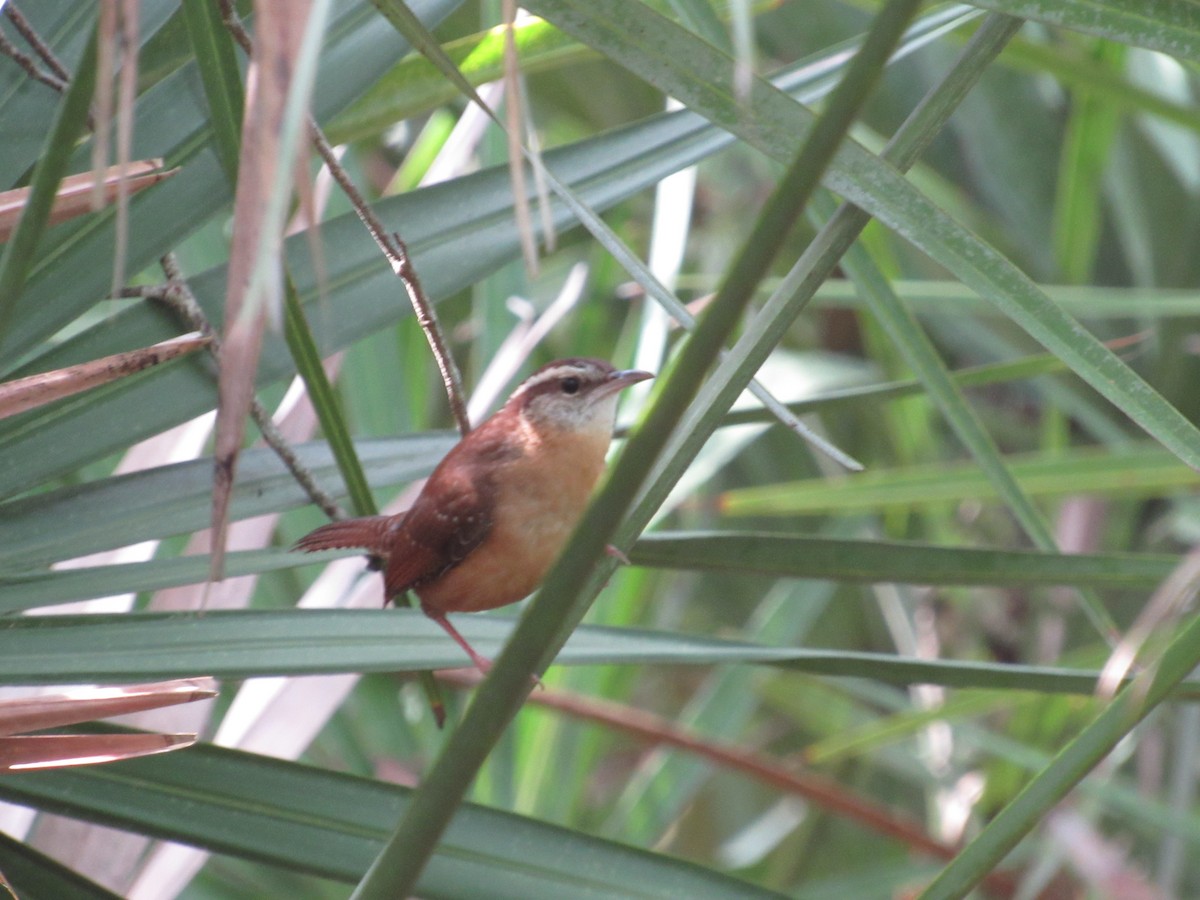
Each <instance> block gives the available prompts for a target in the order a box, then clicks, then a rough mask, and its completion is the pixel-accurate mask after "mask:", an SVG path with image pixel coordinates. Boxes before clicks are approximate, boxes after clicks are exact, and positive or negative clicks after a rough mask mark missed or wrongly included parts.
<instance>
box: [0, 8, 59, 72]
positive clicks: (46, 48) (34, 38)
mask: <svg viewBox="0 0 1200 900" xmlns="http://www.w3.org/2000/svg"><path fill="white" fill-rule="evenodd" d="M4 15H6V16H7V17H8V20H9V21H10V22H12V24H13V28H15V29H17V33H18V34H20V35H21V37H23V38H25V41H26V43H28V44H29V46H30V47H32V48H33V49H34V50H35V51H36V52H37V55H38V56H40V57H41V59H42V62H44V63H45V64H46V65H47V66H48V67H49V69H50V71H51V72H53V73H54V75H55V76H57V77H58V79H59V81H60V82H61V85H62V86H61V87H59V88H57V90H63V89H64V88H65V87H66V85H67V84H69V83H70V81H71V73H70V72H68V71H67V68H66V66H64V65H63V64H62V63H61V62H59V61H58V57H57V56H55V55H54V51H53V50H51V49H50V45H49V44H47V43H46V42H45V41H43V40H42V38H41V36H40V35H39V34H38V33H37V32H36V31H35V30H34V28H33V26H32V25H30V24H29V20H28V19H26V18H25V16H24V15H23V14H22V13H21V11H20V10H19V9H17V5H16V4H15V3H12V2H11V0H10V2H9V3H6V4H4ZM35 77H36V76H35ZM47 84H49V82H47ZM51 87H53V85H51Z"/></svg>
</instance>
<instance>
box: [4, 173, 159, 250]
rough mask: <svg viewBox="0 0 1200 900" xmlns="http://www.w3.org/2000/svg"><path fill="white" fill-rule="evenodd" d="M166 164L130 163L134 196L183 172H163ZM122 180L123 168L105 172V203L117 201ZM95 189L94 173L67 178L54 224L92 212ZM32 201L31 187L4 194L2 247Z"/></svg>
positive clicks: (102, 188)
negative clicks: (30, 199) (26, 205)
mask: <svg viewBox="0 0 1200 900" xmlns="http://www.w3.org/2000/svg"><path fill="white" fill-rule="evenodd" d="M162 165H163V161H162V160H161V159H142V160H137V161H135V162H131V163H129V165H128V166H127V167H126V169H127V171H128V176H127V178H126V180H125V186H126V188H127V189H128V191H129V193H130V195H133V194H136V193H137V192H138V191H143V190H145V189H146V188H148V187H150V186H151V185H154V184H158V183H159V182H160V181H163V180H165V179H167V178H170V177H171V176H172V175H174V174H175V173H176V172H178V171H179V169H178V168H174V169H166V170H163V168H162ZM120 177H121V173H120V166H111V167H110V168H108V169H105V170H104V172H103V173H102V175H101V181H100V185H99V190H100V191H101V195H102V197H103V199H104V203H105V204H108V203H112V202H113V201H114V200H115V199H116V197H117V193H118V191H119V182H120ZM94 186H96V179H95V176H94V173H92V172H81V173H79V174H78V175H69V176H67V177H66V178H64V179H63V180H62V184H60V185H59V187H58V193H57V194H56V195H55V198H54V206H53V208H52V209H51V212H50V224H51V225H57V224H59V223H60V222H66V221H67V220H69V219H74V218H75V217H77V216H82V215H84V214H86V213H89V212H92V209H93V207H92V189H93V187H94ZM28 201H29V188H27V187H23V188H16V189H14V190H11V191H0V244H2V243H4V242H5V241H7V240H8V239H9V238H10V237H11V236H12V232H13V229H14V228H16V227H17V222H18V221H19V220H20V218H21V213H22V212H24V210H25V204H26V203H27V202H28Z"/></svg>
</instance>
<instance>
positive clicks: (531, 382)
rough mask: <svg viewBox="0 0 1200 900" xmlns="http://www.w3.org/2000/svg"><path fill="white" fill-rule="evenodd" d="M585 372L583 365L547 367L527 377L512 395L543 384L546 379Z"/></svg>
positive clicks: (550, 379) (579, 374)
mask: <svg viewBox="0 0 1200 900" xmlns="http://www.w3.org/2000/svg"><path fill="white" fill-rule="evenodd" d="M585 374H587V369H585V368H584V367H583V366H555V367H554V368H553V369H547V370H546V371H544V372H538V373H537V374H535V375H530V376H529V378H527V379H526V380H525V381H524V382H522V383H521V386H520V387H518V388H517V389H516V390H515V391H514V392H513V396H514V397H517V396H520V395H521V394H523V393H525V392H526V391H528V390H530V389H531V388H535V387H537V386H538V385H541V384H545V383H546V382H548V381H555V380H556V379H559V378H562V377H564V376H566V375H575V376H577V377H578V376H582V375H585Z"/></svg>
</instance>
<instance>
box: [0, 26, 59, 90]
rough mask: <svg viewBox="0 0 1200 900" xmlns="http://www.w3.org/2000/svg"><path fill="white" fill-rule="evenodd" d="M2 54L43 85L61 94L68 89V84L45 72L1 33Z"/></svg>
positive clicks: (0, 48) (0, 49) (0, 45)
mask: <svg viewBox="0 0 1200 900" xmlns="http://www.w3.org/2000/svg"><path fill="white" fill-rule="evenodd" d="M0 53H2V54H4V55H5V56H7V57H9V58H10V59H11V60H12V61H13V62H15V63H16V64H17V65H18V66H20V67H21V68H22V69H24V70H25V72H26V73H27V74H28V75H29V77H30V78H32V79H34V80H35V81H40V82H41V83H42V84H45V85H49V86H50V87H51V88H53V89H54V90H56V91H58V92H59V93H60V94H61V93H62V92H63V91H65V90H66V89H67V83H66V82H65V81H63V80H62V79H60V78H58V77H57V76H55V75H52V74H50V73H49V72H43V71H42V70H41V68H39V67H38V64H37V60H35V59H34V58H33V57H32V56H30V55H29V54H28V53H22V52H21V51H20V50H18V49H17V47H16V45H15V44H14V43H13V42H12V41H10V40H9V39H8V37H7V35H5V34H4V32H2V31H0Z"/></svg>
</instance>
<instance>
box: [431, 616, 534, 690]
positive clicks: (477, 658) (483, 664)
mask: <svg viewBox="0 0 1200 900" xmlns="http://www.w3.org/2000/svg"><path fill="white" fill-rule="evenodd" d="M421 611H422V612H424V613H425V615H427V616H429V618H431V619H433V621H435V622H437V623H438V624H439V625H441V626H442V630H443V631H445V632H446V634H448V635H450V637H452V638H454V642H455V643H456V644H458V646H460V647H462V648H463V650H465V651H467V656H469V657H471V662H473V663H475V668H477V669H478V670H479V673H480V674H481V675H487V673H488V672H490V671H491V668H492V661H491V660H490V659H488V658H487V657H486V656H483V655H482V654H480V653H478V652H477V651H476V650H475V648H474V647H472V646H471V645H470V644H468V643H467V639H466V638H465V637H463V636H462V635H461V634H459V633H458V629H457V628H455V627H454V626H453V625H451V624H450V620H449V619H447V618H446V614H445V613H440V612H435V611H434V610H431V609H426V608H425V607H424V606H422V607H421ZM529 680H530V681H532V682H533V686H534V687H540V688H544V687H545V685H544V684H542V679H540V678H538V677H537V675H530V676H529Z"/></svg>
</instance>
